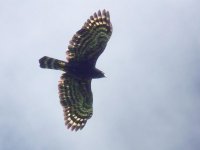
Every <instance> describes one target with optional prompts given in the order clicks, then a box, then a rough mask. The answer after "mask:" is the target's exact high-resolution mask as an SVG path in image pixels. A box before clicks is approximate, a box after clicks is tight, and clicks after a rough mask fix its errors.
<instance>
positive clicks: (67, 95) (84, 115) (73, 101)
mask: <svg viewBox="0 0 200 150" xmlns="http://www.w3.org/2000/svg"><path fill="white" fill-rule="evenodd" d="M58 88H59V96H60V103H61V105H62V106H63V111H64V119H65V124H66V126H67V127H68V128H71V129H72V130H76V131H77V130H78V129H82V128H83V127H84V126H85V124H86V122H87V120H88V119H89V118H91V116H92V113H93V108H92V101H93V98H92V91H91V80H78V79H74V78H73V77H71V76H69V75H68V74H63V75H62V76H61V79H60V81H59V85H58Z"/></svg>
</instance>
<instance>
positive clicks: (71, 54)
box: [66, 10, 112, 64]
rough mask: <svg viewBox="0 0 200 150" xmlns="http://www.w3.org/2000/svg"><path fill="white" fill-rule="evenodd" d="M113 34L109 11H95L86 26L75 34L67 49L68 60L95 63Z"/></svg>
mask: <svg viewBox="0 0 200 150" xmlns="http://www.w3.org/2000/svg"><path fill="white" fill-rule="evenodd" d="M111 34H112V24H111V22H110V15H109V12H108V11H106V10H103V11H102V12H101V11H98V13H94V15H93V16H91V17H90V19H88V20H87V22H86V23H85V24H84V26H83V27H82V28H81V29H80V30H79V31H78V32H76V34H75V35H74V36H73V38H72V40H71V41H70V44H69V46H68V50H67V52H66V53H67V60H68V62H69V63H70V62H72V63H73V62H75V63H77V62H78V63H81V62H86V61H90V62H93V63H94V64H95V63H96V60H97V58H98V57H99V56H100V55H101V53H102V52H103V51H104V49H105V47H106V45H107V42H108V40H109V39H110V36H111Z"/></svg>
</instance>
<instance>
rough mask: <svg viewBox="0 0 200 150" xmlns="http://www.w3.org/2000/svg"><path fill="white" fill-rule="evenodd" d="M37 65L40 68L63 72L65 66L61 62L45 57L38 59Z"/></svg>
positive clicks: (64, 63)
mask: <svg viewBox="0 0 200 150" xmlns="http://www.w3.org/2000/svg"><path fill="white" fill-rule="evenodd" d="M39 63H40V67H41V68H47V69H56V70H63V71H64V69H65V67H66V65H67V63H66V62H64V61H62V60H58V59H54V58H50V57H47V56H44V57H42V58H40V60H39Z"/></svg>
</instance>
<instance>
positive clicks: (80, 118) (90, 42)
mask: <svg viewBox="0 0 200 150" xmlns="http://www.w3.org/2000/svg"><path fill="white" fill-rule="evenodd" d="M111 34H112V25H111V23H110V16H109V12H108V11H105V10H103V11H102V12H101V11H99V12H98V14H97V13H94V15H93V16H91V17H90V19H88V20H87V22H86V23H85V24H84V26H83V27H82V28H81V29H80V30H79V31H78V32H77V33H76V34H75V35H74V36H73V38H72V40H71V41H70V44H69V46H68V50H67V52H66V53H67V61H66V62H65V61H62V60H58V59H54V58H50V57H47V56H44V57H42V58H41V59H40V60H39V63H40V67H41V68H48V69H55V70H62V71H64V72H65V73H64V74H63V75H62V76H61V80H60V81H59V85H58V88H59V96H60V102H61V105H62V106H63V111H64V116H65V124H66V125H67V126H68V128H71V129H72V130H78V129H82V128H83V127H84V126H85V124H86V122H87V120H88V119H89V118H90V117H91V116H92V113H93V107H92V103H93V97H92V91H91V80H92V79H95V78H102V77H104V73H103V72H102V71H100V70H99V69H97V68H96V67H95V65H96V61H97V59H98V57H99V56H100V55H101V53H102V52H103V51H104V49H105V47H106V45H107V42H108V40H109V39H110V36H111Z"/></svg>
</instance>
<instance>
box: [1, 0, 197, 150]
mask: <svg viewBox="0 0 200 150" xmlns="http://www.w3.org/2000/svg"><path fill="white" fill-rule="evenodd" d="M104 8H105V9H106V10H109V12H110V16H111V22H112V24H113V34H112V37H111V39H110V41H109V43H108V45H107V47H106V50H105V51H104V53H103V54H102V55H101V56H100V58H99V59H98V62H97V68H99V69H101V70H102V71H103V72H104V73H105V75H106V78H103V79H98V80H93V81H92V91H93V98H94V104H93V107H94V114H93V117H92V118H91V119H90V120H89V121H88V122H87V124H86V126H85V127H84V129H83V130H81V131H78V132H71V131H70V130H67V129H66V127H65V126H64V118H63V112H62V107H61V106H60V102H59V97H58V80H59V79H60V76H61V74H62V72H61V71H54V70H46V69H41V68H39V63H38V60H39V59H40V58H41V57H43V56H50V57H54V58H57V59H61V60H65V57H66V56H65V51H66V49H67V46H68V43H69V41H70V40H71V38H72V36H73V34H74V33H75V32H76V31H78V30H79V29H80V28H81V27H82V25H83V23H84V22H85V21H86V20H87V19H88V17H89V16H90V15H92V14H93V13H94V12H96V11H98V10H99V9H100V10H102V9H104ZM0 18H1V19H0V33H1V34H0V56H1V59H0V64H1V66H0V70H1V73H0V85H1V93H0V149H1V150H13V149H15V150H27V149H28V150H44V149H47V150H55V149H58V150H69V149H70V150H94V149H95V150H122V149H125V150H199V147H200V130H199V128H200V117H199V113H200V109H199V107H200V101H199V100H200V92H199V90H200V1H199V0H162V1H161V0H132V1H130V0H123V1H114V0H93V1H91V0H84V1H80V0H73V1H69V0H42V1H40V0H34V1H33V0H18V1H14V0H7V1H5V0H4V1H3V0H2V1H0Z"/></svg>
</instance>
